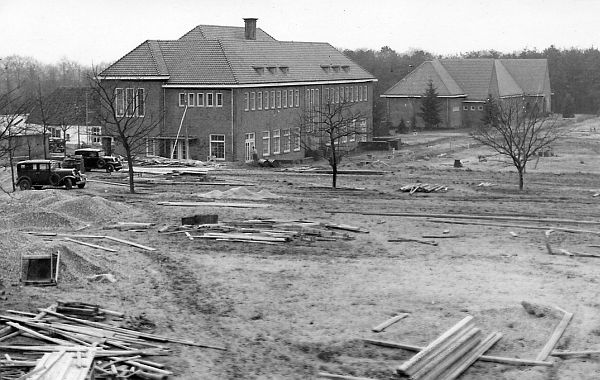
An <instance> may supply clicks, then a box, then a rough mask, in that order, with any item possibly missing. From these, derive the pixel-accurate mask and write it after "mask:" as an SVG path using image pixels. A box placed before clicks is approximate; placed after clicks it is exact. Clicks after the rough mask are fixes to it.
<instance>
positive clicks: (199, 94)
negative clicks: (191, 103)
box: [196, 92, 204, 107]
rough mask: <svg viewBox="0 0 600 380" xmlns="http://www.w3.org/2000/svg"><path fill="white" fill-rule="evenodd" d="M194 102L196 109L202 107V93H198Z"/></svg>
mask: <svg viewBox="0 0 600 380" xmlns="http://www.w3.org/2000/svg"><path fill="white" fill-rule="evenodd" d="M196 100H197V101H198V107H204V93H203V92H199V93H198V96H197V97H196Z"/></svg>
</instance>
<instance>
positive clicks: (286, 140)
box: [282, 129, 292, 153]
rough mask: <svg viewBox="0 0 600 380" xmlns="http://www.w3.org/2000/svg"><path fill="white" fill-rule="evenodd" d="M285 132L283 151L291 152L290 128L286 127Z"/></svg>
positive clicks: (283, 132)
mask: <svg viewBox="0 0 600 380" xmlns="http://www.w3.org/2000/svg"><path fill="white" fill-rule="evenodd" d="M282 134H283V153H289V152H290V151H291V148H292V141H291V136H290V130H289V129H284V130H283V131H282Z"/></svg>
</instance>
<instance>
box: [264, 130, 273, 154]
mask: <svg viewBox="0 0 600 380" xmlns="http://www.w3.org/2000/svg"><path fill="white" fill-rule="evenodd" d="M262 155H263V157H267V156H270V155H271V132H269V131H264V132H263V133H262Z"/></svg>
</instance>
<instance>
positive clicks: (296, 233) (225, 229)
mask: <svg viewBox="0 0 600 380" xmlns="http://www.w3.org/2000/svg"><path fill="white" fill-rule="evenodd" d="M338 231H339V232H338ZM342 231H343V232H342ZM158 232H159V233H163V234H173V233H184V234H185V235H186V236H187V238H188V239H190V240H194V239H209V240H218V241H232V242H252V243H262V244H280V243H286V242H292V241H336V240H351V239H353V237H352V236H351V235H349V234H348V232H354V233H368V232H369V231H367V230H365V229H363V228H361V227H355V226H351V225H347V224H336V223H329V222H317V221H306V220H296V221H285V220H274V219H249V220H239V221H231V222H219V223H215V224H200V225H196V226H193V225H182V226H164V227H162V228H160V229H159V230H158ZM198 232H202V234H197V233H198Z"/></svg>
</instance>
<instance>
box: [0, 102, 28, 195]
mask: <svg viewBox="0 0 600 380" xmlns="http://www.w3.org/2000/svg"><path fill="white" fill-rule="evenodd" d="M27 109H28V103H27V102H26V101H22V100H21V97H20V96H18V95H16V93H14V91H13V92H7V93H3V94H0V159H2V160H6V159H8V162H7V163H8V166H10V174H11V182H12V190H13V191H15V189H16V185H15V173H14V159H15V152H16V151H17V150H18V149H19V148H20V147H21V143H22V141H23V136H24V135H25V134H27V132H28V131H27V125H26V124H25V119H26V116H25V114H26V111H27Z"/></svg>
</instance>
